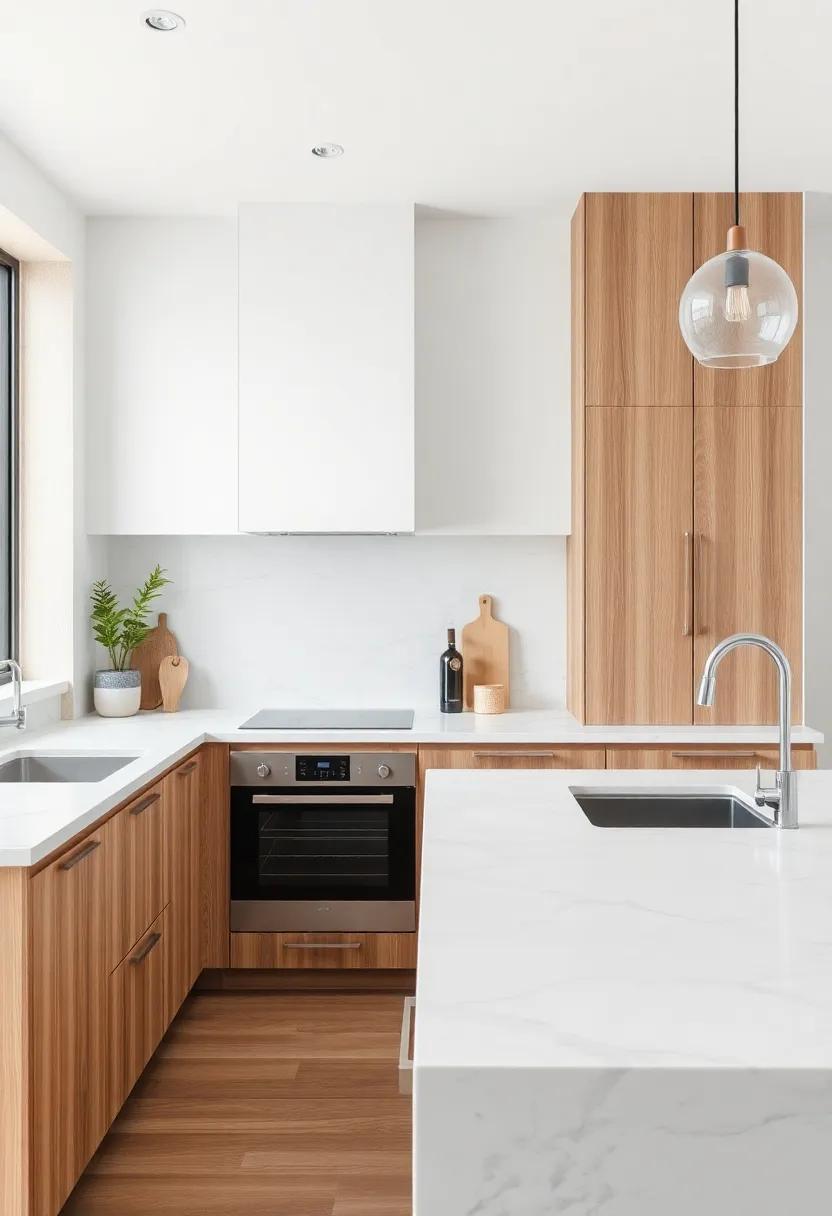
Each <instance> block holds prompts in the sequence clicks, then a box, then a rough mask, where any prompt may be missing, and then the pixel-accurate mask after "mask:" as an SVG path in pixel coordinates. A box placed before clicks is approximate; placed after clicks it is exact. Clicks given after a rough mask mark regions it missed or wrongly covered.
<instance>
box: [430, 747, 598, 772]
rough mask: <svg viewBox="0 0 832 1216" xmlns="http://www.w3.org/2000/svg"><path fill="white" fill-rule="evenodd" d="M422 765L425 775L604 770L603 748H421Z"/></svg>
mask: <svg viewBox="0 0 832 1216" xmlns="http://www.w3.org/2000/svg"><path fill="white" fill-rule="evenodd" d="M419 765H420V768H421V771H422V772H423V773H424V772H426V771H427V770H428V769H431V768H474V769H489V768H505V769H549V768H553V769H556V768H604V767H606V754H605V751H604V749H603V748H602V747H557V746H555V747H545V746H541V747H537V746H529V747H475V748H467V747H459V748H450V747H448V748H436V749H432V748H422V749H421V750H420V752H419Z"/></svg>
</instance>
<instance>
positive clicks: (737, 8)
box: [734, 0, 740, 227]
mask: <svg viewBox="0 0 832 1216" xmlns="http://www.w3.org/2000/svg"><path fill="white" fill-rule="evenodd" d="M739 222H740V0H734V223H735V224H736V225H737V227H739Z"/></svg>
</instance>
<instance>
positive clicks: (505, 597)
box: [107, 536, 566, 711]
mask: <svg viewBox="0 0 832 1216" xmlns="http://www.w3.org/2000/svg"><path fill="white" fill-rule="evenodd" d="M107 543H108V546H109V549H108V568H109V571H110V575H111V578H112V579H113V583H114V585H115V586H116V587H117V588H118V589H119V590H121V591H122V592H124V593H127V592H130V591H132V590H133V588H134V587H135V586H137V585H138V584H139V582H140V581H142V580H143V579H144V578H145V577H146V575H147V573H148V571H149V570H150V569H151V568H152V567H153V566H154V565H155V563H156V562H157V561H158V562H161V563H162V565H163V566H165V567H166V568H167V569H168V571H169V574H170V576H171V577H172V578H173V579H174V584H173V586H171V587H168V588H166V590H165V594H164V599H163V600H162V601H161V607H162V609H163V610H164V611H167V612H168V614H169V618H170V619H169V625H170V627H171V629H172V630H173V632H174V633H175V634H176V636H177V638H178V641H179V645H180V647H181V650H182V653H183V654H184V655H185V656H186V657H187V658H188V659H189V661H190V663H191V675H190V682H189V684H188V687H187V689H186V692H185V699H184V704H185V705H190V706H199V707H205V706H215V707H223V706H234V707H237V706H239V707H240V708H241V709H243V710H250V711H253V710H254V709H256V708H257V707H258V706H267V705H287V706H291V705H316V704H320V705H345V706H346V705H357V706H371V705H377V706H378V705H381V706H384V705H387V706H390V705H413V706H416V707H433V706H435V704H436V700H437V689H438V675H437V672H438V659H439V655H440V654H441V652H442V650H444V648H445V629H446V628H447V627H448V626H449V625H453V626H455V627H456V628H457V629H459V628H461V627H462V625H464V624H465V623H466V622H467V621H470V620H473V619H474V617H475V616H476V615H477V611H478V605H477V597H478V596H479V595H480V594H482V593H483V592H487V593H489V594H492V595H493V596H494V597H495V608H496V611H497V614H498V615H499V616H500V617H501V618H502V619H503V620H505V621H507V622H508V624H509V625H510V626H511V630H512V632H511V663H512V705H513V706H514V707H515V708H526V707H539V706H551V705H555V704H563V697H564V687H565V670H566V668H565V663H566V660H565V640H564V639H565V611H566V596H565V542H564V541H563V539H562V538H556V537H511V538H497V539H495V538H490V537H470V538H459V537H453V538H452V537H420V536H416V537H410V536H390V537H358V536H350V537H323V536H321V537H296V536H288V537H280V536H275V537H271V536H263V537H259V536H239V537H118V538H116V537H113V538H111V539H110V540H109V541H108V542H107Z"/></svg>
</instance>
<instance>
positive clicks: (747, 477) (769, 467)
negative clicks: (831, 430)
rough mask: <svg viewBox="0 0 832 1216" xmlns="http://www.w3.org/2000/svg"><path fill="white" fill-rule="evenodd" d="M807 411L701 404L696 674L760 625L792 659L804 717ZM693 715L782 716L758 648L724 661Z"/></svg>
mask: <svg viewBox="0 0 832 1216" xmlns="http://www.w3.org/2000/svg"><path fill="white" fill-rule="evenodd" d="M801 424H802V411H800V410H792V409H780V408H772V407H770V406H765V407H752V406H746V407H735V408H732V409H725V408H723V407H721V406H710V407H704V408H699V407H697V409H696V411H695V492H694V494H695V502H694V517H695V519H694V526H695V532H696V544H695V555H696V561H695V567H696V569H695V613H694V617H695V630H696V638H695V643H694V675H695V677H696V680H695V682H694V688H695V687H696V681H698V678H699V675H700V674H701V671H702V666H703V664H704V662H705V659H706V658H707V656H708V654H709V652H710V651H711V649H712V648H713V646H714V645H715V644H716V643H717V642H718V641H721V639H722V638H725V637H727V636H728V635H729V634H732V633H737V632H739V631H743V632H754V633H762V634H764V635H765V636H766V637H770V638H772V639H773V640H774V641H775V642H777V643H778V644H779V645H780V646H782V648H783V650H784V651H785V653H786V656H787V657H788V659H789V662H790V664H791V667H792V675H793V684H792V714H793V718H794V720H795V721H798V722H799V721H802V717H803V715H802V695H801V684H802V651H803V637H802V632H803V627H802V612H803V609H802V597H803V591H802V585H803V554H802V505H801V504H802V449H801V444H802V438H801V433H802V425H801ZM695 721H696V722H698V723H702V724H703V725H704V724H715V723H737V722H745V723H774V722H776V721H777V677H776V672H775V668H774V664H773V663H772V662H771V659H769V658H768V656H767V655H765V654H763V653H762V652H761V651H758V650H751V649H750V648H743V649H742V650H738V651H734V652H733V653H732V654H730V655H728V657H727V658H726V659H724V660H723V662H722V665H721V666H720V668H719V673H718V676H717V687H716V700H715V702H714V705H713V707H712V708H711V709H701V708H699V707H698V706H697V707H696V708H695Z"/></svg>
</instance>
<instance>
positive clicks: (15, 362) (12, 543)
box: [0, 249, 20, 684]
mask: <svg viewBox="0 0 832 1216" xmlns="http://www.w3.org/2000/svg"><path fill="white" fill-rule="evenodd" d="M0 265H2V266H4V267H6V268H7V269H8V270H9V271H10V272H11V283H10V290H9V314H10V315H9V320H10V325H9V330H10V342H9V354H8V360H9V361H8V369H7V370H8V384H9V402H8V410H9V413H8V454H7V456H6V454H5V453H3V452H2V451H0V459H2V460H3V461H5V460H6V459H8V486H9V496H8V502H7V504H6V511H7V528H8V535H7V537H6V539H7V542H8V567H7V570H2V569H0V593H1V592H2V590H3V582H4V581H5V580H6V578H7V579H8V615H9V650H10V653H9V654H8V655H4V654H0V658H4V659H5V658H10V659H17V660H18V661H19V658H20V656H19V650H20V636H19V628H20V611H19V590H20V581H19V575H20V552H19V550H20V544H19V540H20V538H19V534H18V529H19V521H20V503H19V487H20V262H19V261H18V259H17V258H15V257H13V256H12V255H11V254H10V253H8V252H7V251H6V250H5V249H0ZM0 358H5V354H4V352H2V351H0ZM5 408H6V406H5V402H0V409H2V410H3V411H5ZM2 648H3V639H2V638H0V649H2ZM10 679H11V673H10V672H4V673H3V674H2V676H0V684H5V683H8V681H9V680H10Z"/></svg>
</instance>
